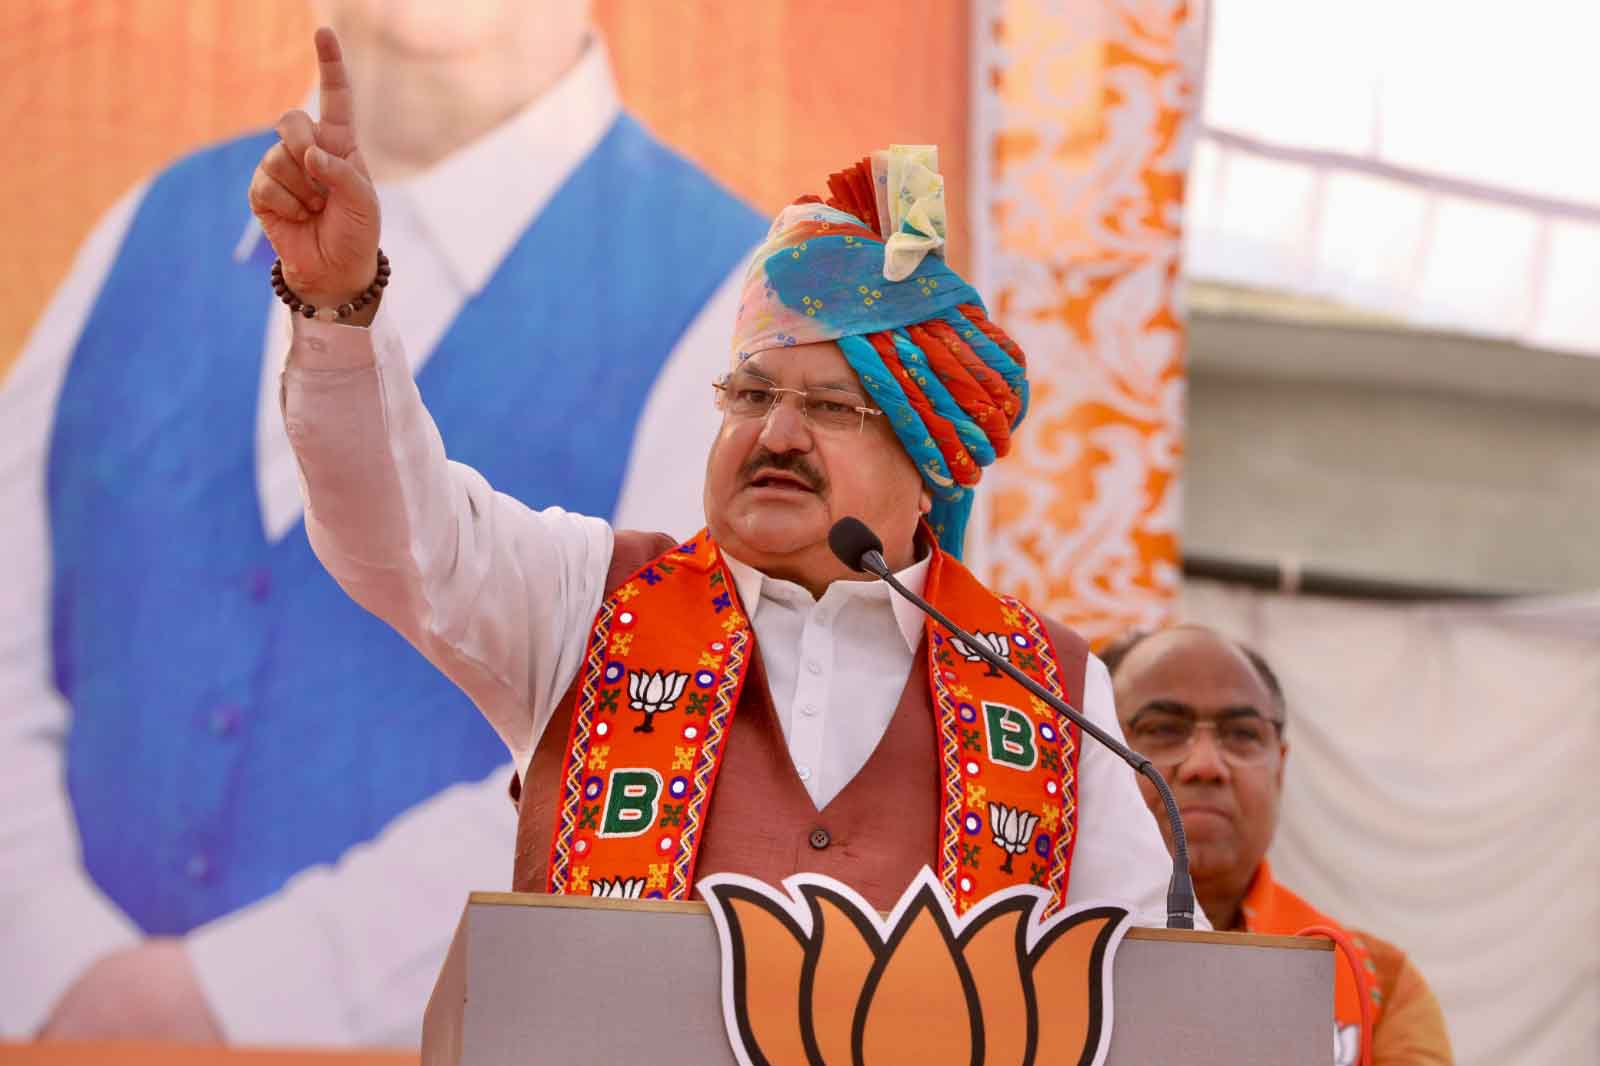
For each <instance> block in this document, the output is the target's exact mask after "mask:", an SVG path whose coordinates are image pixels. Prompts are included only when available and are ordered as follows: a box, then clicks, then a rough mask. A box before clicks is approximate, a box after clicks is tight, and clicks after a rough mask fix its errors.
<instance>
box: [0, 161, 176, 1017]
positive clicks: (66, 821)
mask: <svg viewBox="0 0 1600 1066" xmlns="http://www.w3.org/2000/svg"><path fill="white" fill-rule="evenodd" d="M144 190H145V186H143V185H140V186H139V187H137V188H135V189H133V190H132V191H131V192H129V193H127V194H126V195H125V196H123V198H122V199H121V200H120V201H119V202H118V203H117V204H116V205H115V206H114V207H113V208H112V209H111V210H110V211H109V212H107V214H106V215H105V216H104V217H103V218H102V219H101V220H100V221H99V223H98V224H97V225H96V227H95V229H94V230H93V232H92V233H91V234H90V236H89V239H88V241H87V242H85V243H84V245H83V246H82V248H81V249H80V250H79V252H78V256H77V259H76V261H75V262H74V263H73V266H72V269H71V271H70V273H69V274H68V275H67V279H66V281H65V282H64V283H63V284H62V285H61V287H60V289H58V290H57V292H56V294H55V296H54V297H53V298H52V300H51V302H50V304H49V306H48V307H47V308H46V310H45V313H44V316H43V317H42V318H40V319H39V321H38V323H37V324H36V325H35V326H34V328H33V332H32V333H31V334H30V336H29V338H28V340H27V343H26V344H25V345H24V347H23V349H22V353H21V355H20V357H19V358H18V361H17V363H16V365H15V366H13V367H12V369H11V372H10V374H9V375H8V376H7V377H6V379H5V382H4V384H3V385H0V426H4V427H5V442H6V446H5V448H4V449H3V451H0V516H3V517H0V559H4V560H5V563H4V567H5V569H4V573H5V580H4V581H0V944H3V945H4V949H3V950H0V1038H22V1037H26V1036H29V1035H31V1034H32V1033H34V1032H35V1031H37V1030H38V1029H39V1027H40V1026H41V1025H43V1024H44V1022H45V1020H46V1018H47V1017H48V1016H49V1013H50V1010H51V1008H52V1007H54V1005H55V1002H56V1000H57V999H58V998H60V996H61V994H62V993H63V992H64V991H66V989H67V987H68V986H69V985H70V984H71V983H72V982H73V981H74V980H76V979H77V977H78V976H79V975H80V974H81V973H82V972H83V971H84V970H85V969H86V968H87V967H88V966H89V965H90V964H91V963H92V962H94V961H95V960H96V959H98V958H100V957H101V956H102V955H105V954H107V953H109V952H111V951H113V950H115V949H117V948H121V947H124V946H126V945H128V944H131V943H133V942H135V941H136V940H137V939H138V937H139V931H138V930H137V929H136V928H135V927H134V925H133V923H132V922H131V921H130V920H129V919H128V917H127V916H126V915H124V914H123V913H122V911H121V910H119V909H118V908H117V907H116V906H115V905H114V904H113V903H112V902H111V901H110V900H109V899H107V898H106V897H105V895H104V894H102V893H101V891H100V890H99V888H97V887H96V886H95V884H94V882H93V881H91V880H90V879H89V876H88V874H87V873H86V872H85V871H84V869H83V861H82V856H81V854H80V847H79V841H78V830H77V825H76V823H75V821H74V818H73V813H72V807H71V804H70V802H69V800H68V797H67V791H66V780H65V766H64V760H63V748H64V745H65V743H66V737H67V732H68V730H69V729H70V728H71V708H70V707H68V705H67V703H66V701H64V700H63V699H62V698H61V696H60V694H59V693H58V692H57V691H56V688H55V682H54V679H53V677H52V664H51V658H50V636H49V635H50V608H49V596H50V534H49V515H48V513H47V508H46V501H45V487H44V481H45V467H46V464H47V463H48V461H49V446H50V432H51V426H52V424H53V422H54V417H55V408H56V399H57V397H58V396H59V394H60V392H61V384H62V381H63V379H64V378H65V376H66V372H67V366H68V364H69V363H70V362H71V360H72V353H73V350H74V348H76V346H77V343H78V337H79V334H80V333H81V332H82V330H83V325H84V320H85V319H86V318H87V317H88V314H89V311H90V309H91V308H92V307H93V306H94V301H95V298H96V297H97V296H98V295H99V292H100V287H101V285H102V284H103V283H104V281H105V277H106V274H107V272H108V271H109V270H110V269H111V264H112V262H113V260H114V259H115V257H116V253H117V249H118V248H119V247H120V246H121V244H122V238H123V235H124V234H125V233H126V232H127V228H128V224H129V223H130V222H131V221H132V218H133V213H134V209H135V208H136V207H137V206H138V204H139V201H140V200H141V199H142V198H143V196H144Z"/></svg>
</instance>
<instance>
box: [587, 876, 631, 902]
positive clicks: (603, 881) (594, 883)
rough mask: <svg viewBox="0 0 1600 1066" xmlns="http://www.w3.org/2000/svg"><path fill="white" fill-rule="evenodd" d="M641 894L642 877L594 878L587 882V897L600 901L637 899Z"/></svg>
mask: <svg viewBox="0 0 1600 1066" xmlns="http://www.w3.org/2000/svg"><path fill="white" fill-rule="evenodd" d="M643 894H644V878H642V877H596V878H593V879H592V880H590V882H589V895H591V896H595V897H598V898H600V899H638V898H639V897H640V896H642V895H643Z"/></svg>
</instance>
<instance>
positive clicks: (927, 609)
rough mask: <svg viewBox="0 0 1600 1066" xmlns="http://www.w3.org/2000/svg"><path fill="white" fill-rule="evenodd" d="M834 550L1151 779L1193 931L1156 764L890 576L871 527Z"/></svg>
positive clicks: (1180, 918)
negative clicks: (1162, 807) (1168, 832)
mask: <svg viewBox="0 0 1600 1066" xmlns="http://www.w3.org/2000/svg"><path fill="white" fill-rule="evenodd" d="M828 547H829V548H830V549H832V551H833V554H834V555H836V556H838V557H839V561H840V562H842V563H844V565H846V566H848V567H849V568H850V569H852V570H854V571H856V572H857V573H862V574H873V575H875V576H877V577H879V578H881V579H882V580H883V581H884V582H885V583H887V584H888V586H889V587H890V588H892V589H894V590H895V591H896V592H898V593H899V594H900V595H901V596H904V597H905V598H906V599H908V600H910V601H911V602H912V603H914V604H916V605H917V607H918V608H919V609H920V610H921V611H922V612H923V613H924V614H926V615H928V616H929V617H930V618H932V619H933V620H934V621H936V622H938V623H939V624H940V625H942V626H944V627H945V628H946V629H948V630H949V631H950V632H952V633H954V634H955V635H956V636H957V637H960V638H961V642H962V643H963V644H965V645H966V646H967V647H968V648H970V649H972V651H973V652H975V653H976V654H977V655H978V656H979V657H980V658H982V659H983V660H984V662H987V663H988V664H989V665H990V666H993V667H994V668H995V669H997V670H999V671H1000V672H1001V673H1003V674H1005V675H1006V676H1007V677H1009V678H1010V679H1011V680H1013V681H1015V682H1016V683H1017V684H1019V685H1021V686H1022V687H1023V688H1025V689H1027V690H1028V691H1029V692H1031V693H1033V694H1034V695H1035V696H1037V697H1039V698H1040V699H1041V700H1044V701H1045V702H1046V703H1048V704H1049V705H1050V706H1051V707H1053V708H1055V709H1056V710H1057V711H1059V712H1060V713H1061V715H1062V716H1063V717H1065V718H1067V719H1068V720H1069V721H1071V722H1073V723H1075V724H1076V725H1077V727H1078V728H1079V729H1081V730H1082V731H1083V732H1085V733H1087V734H1088V735H1089V736H1091V737H1094V739H1096V740H1098V741H1099V742H1100V743H1101V744H1104V745H1105V746H1106V747H1108V748H1110V749H1111V750H1112V751H1113V752H1115V753H1116V754H1117V756H1118V757H1119V758H1120V759H1122V761H1123V762H1125V763H1127V764H1128V765H1129V766H1131V767H1133V768H1134V769H1135V770H1137V771H1138V772H1139V773H1140V774H1143V775H1144V776H1145V777H1147V778H1149V780H1150V783H1151V784H1153V785H1155V787H1156V791H1157V792H1159V793H1160V794H1161V801H1162V803H1163V804H1164V805H1165V806H1166V809H1167V823H1168V824H1169V825H1170V826H1171V827H1172V853H1173V854H1172V880H1171V881H1170V882H1168V885H1167V928H1168V929H1193V928H1194V882H1193V881H1192V880H1190V877H1189V838H1188V837H1187V836H1186V835H1185V834H1184V831H1183V818H1182V816H1181V815H1179V813H1178V802H1177V800H1175V799H1173V797H1172V789H1170V788H1168V787H1167V782H1166V779H1165V778H1163V777H1162V776H1161V772H1160V771H1159V770H1157V769H1156V768H1155V766H1154V765H1153V764H1152V763H1151V762H1150V760H1149V759H1146V758H1145V757H1144V756H1143V755H1140V754H1139V753H1138V752H1135V751H1132V750H1130V749H1129V748H1128V747H1127V746H1126V745H1124V744H1123V743H1122V742H1121V741H1119V740H1117V738H1116V737H1113V736H1112V735H1111V734H1110V733H1107V732H1106V731H1105V730H1104V729H1101V728H1100V727H1099V726H1097V725H1095V724H1094V723H1093V722H1091V721H1090V720H1089V719H1088V718H1086V717H1084V715H1083V714H1082V713H1081V712H1080V711H1079V710H1078V709H1077V708H1075V707H1073V706H1072V705H1071V704H1069V703H1067V702H1066V701H1065V700H1062V699H1060V698H1059V697H1057V696H1055V695H1054V694H1052V693H1051V692H1050V691H1049V690H1047V689H1046V688H1045V687H1044V686H1043V685H1040V684H1039V683H1038V682H1036V681H1034V680H1033V678H1031V677H1029V676H1028V675H1027V674H1025V673H1023V672H1022V671H1021V670H1018V669H1017V668H1016V667H1015V666H1012V665H1011V663H1010V662H1009V661H1008V660H1006V659H1003V658H1001V657H1000V656H999V655H996V654H995V653H994V652H993V651H991V650H990V649H989V646H988V645H987V644H986V643H984V642H983V641H981V640H979V639H977V638H976V637H974V636H973V635H972V634H971V633H968V632H967V631H966V630H965V629H962V628H961V627H960V626H958V625H956V624H955V623H954V622H952V621H951V620H950V619H948V618H946V617H945V616H944V614H943V613H942V612H940V610H939V609H938V608H937V607H935V606H933V604H931V603H929V602H928V601H927V600H924V599H923V598H922V597H921V596H918V595H917V594H916V593H914V592H912V591H911V590H910V589H908V588H906V587H905V586H904V585H902V584H901V583H900V582H899V580H897V579H896V578H895V576H894V574H892V573H890V572H889V564H888V563H887V562H886V561H885V560H884V558H883V541H881V540H879V539H878V535H877V534H876V533H874V532H873V531H872V530H871V529H869V528H867V524H866V523H865V522H863V521H861V519H859V518H849V517H847V518H841V519H839V521H837V522H835V523H834V524H833V528H832V529H830V530H828Z"/></svg>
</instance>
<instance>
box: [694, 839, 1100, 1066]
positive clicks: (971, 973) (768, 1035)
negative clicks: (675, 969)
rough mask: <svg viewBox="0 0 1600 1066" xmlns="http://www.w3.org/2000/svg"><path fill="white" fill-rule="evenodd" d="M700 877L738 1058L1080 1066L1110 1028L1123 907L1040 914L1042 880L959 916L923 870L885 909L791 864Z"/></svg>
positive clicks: (797, 1065) (760, 1065)
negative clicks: (769, 877)
mask: <svg viewBox="0 0 1600 1066" xmlns="http://www.w3.org/2000/svg"><path fill="white" fill-rule="evenodd" d="M784 886H785V888H786V889H787V890H788V892H787V894H785V893H783V892H781V891H779V890H778V889H775V888H772V887H770V886H768V885H765V884H763V883H761V882H759V881H755V880H754V879H752V878H748V877H742V876H739V875H733V874H718V875H715V876H713V877H708V878H706V879H705V880H704V881H702V882H701V883H700V893H701V895H703V896H704V897H705V898H706V901H707V902H708V903H709V904H710V905H711V914H712V917H713V918H714V919H715V921H716V925H717V933H718V935H719V936H720V937H721V939H722V1005H723V1016H724V1020H725V1022H726V1023H727V1027H728V1038H729V1040H730V1041H731V1042H732V1044H733V1049H734V1053H735V1054H736V1055H737V1056H738V1058H739V1061H740V1062H741V1063H743V1064H745V1066H888V1064H895V1063H916V1064H917V1066H946V1064H948V1066H1029V1064H1032V1063H1038V1064H1040V1066H1045V1064H1050V1066H1055V1064H1080V1066H1089V1064H1094V1063H1098V1062H1100V1061H1101V1060H1102V1059H1103V1058H1104V1057H1105V1050H1106V1048H1107V1047H1108V1046H1109V1045H1110V1035H1111V963H1112V958H1113V956H1114V954H1115V952H1116V948H1117V946H1118V945H1119V944H1120V943H1121V941H1122V935H1123V933H1124V932H1125V931H1126V929H1127V926H1128V925H1129V919H1128V912H1127V911H1125V910H1123V909H1122V908H1120V907H1088V908H1082V909H1078V910H1075V911H1068V912H1061V913H1057V914H1054V915H1051V916H1050V917H1049V918H1045V917H1044V916H1043V912H1044V910H1045V908H1046V906H1047V905H1048V902H1049V896H1048V894H1047V893H1046V892H1045V891H1044V890H1043V889H1040V888H1032V887H1018V888H1011V889H1007V890H1005V891H1004V892H999V893H996V894H995V895H993V896H990V897H989V898H988V899H986V900H984V901H983V902H982V903H980V904H979V905H978V906H977V907H974V908H973V909H972V910H970V911H968V912H967V913H966V914H965V915H962V916H960V917H957V916H956V914H955V909H954V907H952V906H951V904H950V900H949V897H948V896H946V895H945V893H944V892H943V891H942V890H941V888H940V887H939V882H938V880H937V879H936V878H935V877H934V875H933V874H932V873H931V872H930V871H928V870H926V869H925V870H923V871H922V873H921V874H919V875H918V876H917V878H916V880H914V881H912V883H911V885H910V886H909V887H908V888H907V889H906V891H905V894H904V895H903V896H901V898H900V902H899V903H898V904H896V906H895V908H894V910H893V911H892V912H890V914H889V916H888V917H887V918H880V917H879V916H878V914H877V913H876V912H875V911H874V910H872V908H871V907H869V906H868V905H867V904H866V902H865V901H864V900H862V899H861V897H860V896H858V895H857V894H856V893H855V892H853V891H852V890H850V889H849V888H847V887H846V886H844V885H842V884H840V883H839V882H837V881H835V880H833V879H831V878H827V877H822V876H820V875H813V874H799V875H796V876H795V877H791V878H789V879H788V880H786V881H785V882H784Z"/></svg>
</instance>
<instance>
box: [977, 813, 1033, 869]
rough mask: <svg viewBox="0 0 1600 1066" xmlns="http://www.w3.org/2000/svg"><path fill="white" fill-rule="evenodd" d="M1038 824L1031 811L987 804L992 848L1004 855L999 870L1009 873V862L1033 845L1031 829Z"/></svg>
mask: <svg viewBox="0 0 1600 1066" xmlns="http://www.w3.org/2000/svg"><path fill="white" fill-rule="evenodd" d="M1038 824H1039V816H1038V815H1037V814H1034V813H1033V812H1032V811H1025V810H1022V809H1020V808H1018V807H1010V806H1007V805H1006V804H1004V803H991V804H989V831H990V833H991V835H992V837H993V839H994V846H995V847H997V848H999V849H1000V850H1001V851H1003V852H1005V853H1006V861H1005V863H1004V864H1003V865H1002V866H1001V867H1000V869H1002V870H1004V871H1005V872H1006V873H1010V872H1011V860H1012V859H1013V858H1015V857H1016V856H1018V855H1021V854H1022V853H1023V852H1025V851H1027V850H1028V845H1029V844H1031V843H1033V829H1034V827H1035V826H1037V825H1038Z"/></svg>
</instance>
